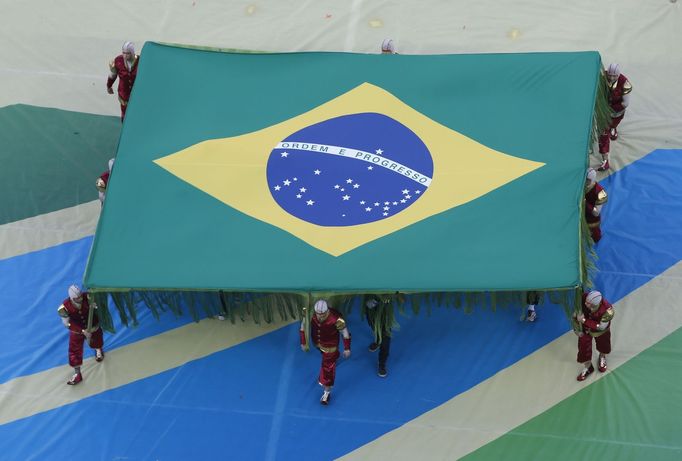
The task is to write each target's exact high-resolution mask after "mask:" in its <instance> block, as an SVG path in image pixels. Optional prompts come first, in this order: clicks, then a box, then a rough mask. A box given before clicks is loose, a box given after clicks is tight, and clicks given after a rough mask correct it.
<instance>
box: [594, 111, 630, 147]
mask: <svg viewBox="0 0 682 461" xmlns="http://www.w3.org/2000/svg"><path fill="white" fill-rule="evenodd" d="M624 116H625V114H623V115H621V116H620V117H614V118H612V119H611V123H610V124H609V127H608V128H607V129H606V130H604V132H603V133H602V134H600V135H599V153H600V154H608V153H609V150H610V149H611V138H610V136H611V128H617V127H618V124H619V123H620V122H621V120H623V117H624Z"/></svg>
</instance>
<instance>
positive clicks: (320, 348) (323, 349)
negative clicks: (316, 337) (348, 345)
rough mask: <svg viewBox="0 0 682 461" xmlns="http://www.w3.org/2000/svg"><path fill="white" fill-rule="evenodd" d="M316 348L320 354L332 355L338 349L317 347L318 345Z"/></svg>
mask: <svg viewBox="0 0 682 461" xmlns="http://www.w3.org/2000/svg"><path fill="white" fill-rule="evenodd" d="M317 348H318V349H319V350H321V351H322V352H326V353H327V354H331V353H334V352H336V350H337V349H338V347H326V346H319V345H318V346H317Z"/></svg>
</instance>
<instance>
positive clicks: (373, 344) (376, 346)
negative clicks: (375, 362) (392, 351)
mask: <svg viewBox="0 0 682 461" xmlns="http://www.w3.org/2000/svg"><path fill="white" fill-rule="evenodd" d="M368 349H369V351H370V352H376V351H377V349H379V345H378V344H377V343H372V344H370V345H369V347H368Z"/></svg>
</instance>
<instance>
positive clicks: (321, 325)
mask: <svg viewBox="0 0 682 461" xmlns="http://www.w3.org/2000/svg"><path fill="white" fill-rule="evenodd" d="M314 309H315V314H314V315H313V316H312V319H311V325H310V327H311V332H310V333H311V341H312V342H313V344H314V345H315V347H317V348H318V349H319V350H320V352H321V353H322V366H321V367H320V378H319V383H320V386H322V387H323V388H324V392H323V393H322V397H321V398H320V403H321V404H322V405H327V404H329V400H330V398H331V391H332V386H334V378H335V377H336V360H337V359H338V358H339V355H340V354H339V333H341V336H343V349H344V350H343V357H344V358H346V359H347V358H348V357H350V333H349V332H348V328H347V327H346V322H345V320H343V317H341V314H340V313H339V312H338V311H336V310H334V309H330V308H329V306H327V302H326V301H325V300H323V299H321V300H319V301H317V302H316V303H315V307H314ZM306 328H307V327H306V321H305V320H303V322H301V330H300V336H301V349H303V350H304V351H306V350H308V344H307V342H306V334H305V333H306Z"/></svg>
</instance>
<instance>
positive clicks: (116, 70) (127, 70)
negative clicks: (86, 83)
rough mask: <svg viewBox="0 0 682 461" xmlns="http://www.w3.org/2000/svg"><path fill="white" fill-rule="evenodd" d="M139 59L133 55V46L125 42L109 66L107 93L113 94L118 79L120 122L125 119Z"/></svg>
mask: <svg viewBox="0 0 682 461" xmlns="http://www.w3.org/2000/svg"><path fill="white" fill-rule="evenodd" d="M139 58H140V57H139V56H138V55H136V54H135V45H133V43H132V42H125V43H124V44H123V48H122V50H121V54H119V55H118V56H116V58H115V59H114V60H113V61H111V63H110V64H109V78H108V79H107V93H109V94H114V88H113V86H114V82H115V81H116V78H118V102H119V103H120V104H121V121H123V119H124V118H125V115H126V108H127V107H128V101H129V100H130V93H131V92H132V91H133V84H134V83H135V77H137V63H138V62H139V60H140V59H139Z"/></svg>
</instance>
